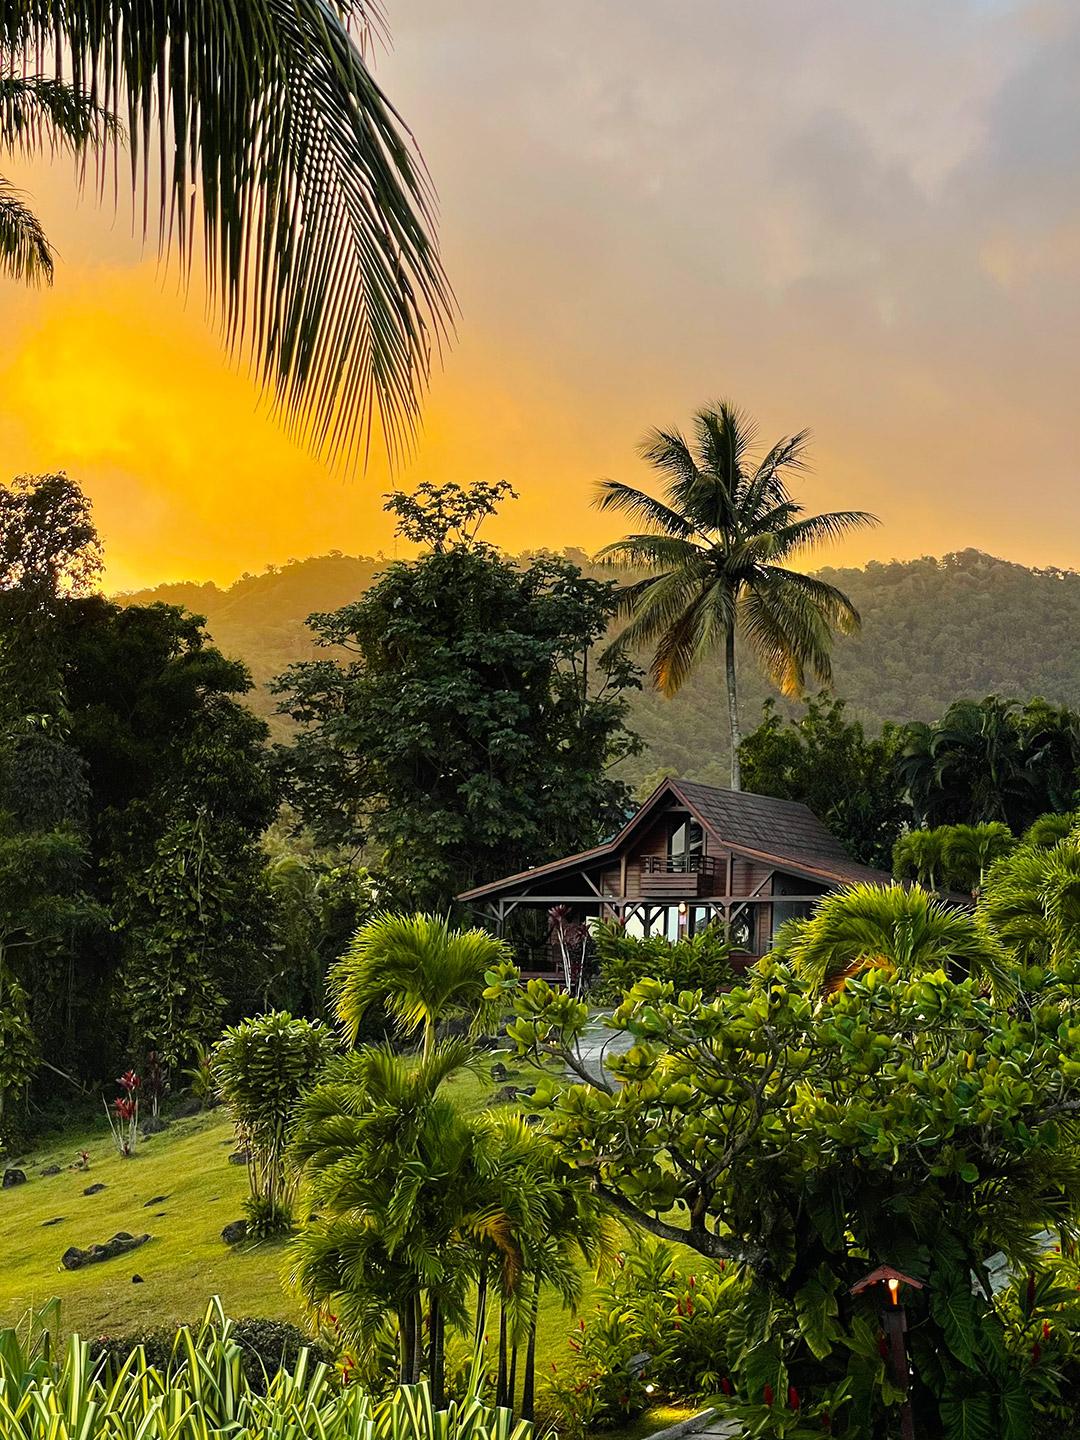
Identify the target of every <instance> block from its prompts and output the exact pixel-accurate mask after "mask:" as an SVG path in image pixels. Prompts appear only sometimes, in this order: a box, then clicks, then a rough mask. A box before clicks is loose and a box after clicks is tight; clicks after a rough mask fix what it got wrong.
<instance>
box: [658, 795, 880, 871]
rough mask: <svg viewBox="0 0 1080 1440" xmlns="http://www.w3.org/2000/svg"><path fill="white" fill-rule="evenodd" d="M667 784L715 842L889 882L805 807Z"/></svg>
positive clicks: (763, 797) (765, 797)
mask: <svg viewBox="0 0 1080 1440" xmlns="http://www.w3.org/2000/svg"><path fill="white" fill-rule="evenodd" d="M671 788H672V789H673V790H674V791H675V792H676V794H678V795H680V796H681V797H682V799H683V800H684V801H685V802H686V805H687V807H688V808H689V809H691V810H693V811H694V812H695V813H696V814H697V816H698V817H699V819H701V820H703V821H704V822H705V824H706V825H707V826H708V827H709V829H710V830H711V831H712V832H713V834H714V835H715V836H716V838H717V839H718V840H723V841H726V842H727V843H728V844H729V845H737V846H739V847H740V848H743V849H746V850H756V851H758V852H760V853H761V854H762V855H763V856H767V857H768V858H770V859H776V860H780V859H787V860H790V861H792V862H793V863H794V864H797V865H799V866H801V867H807V868H811V869H815V870H820V871H822V872H823V873H825V874H826V875H827V876H828V877H829V878H830V879H834V880H841V881H850V882H851V883H856V882H858V881H860V880H869V881H873V882H875V883H876V884H879V885H880V884H884V883H887V882H888V881H889V880H891V878H892V877H891V876H889V875H886V873H885V872H884V871H883V870H874V869H872V868H871V867H870V866H869V865H860V864H859V862H858V861H857V860H852V858H851V856H850V855H849V854H848V853H847V851H846V850H845V849H844V847H843V845H841V843H840V841H839V840H838V839H837V838H836V836H835V835H834V834H833V833H832V831H831V830H829V829H827V828H826V826H825V825H824V824H823V823H822V821H820V820H819V819H818V817H817V816H816V815H815V814H814V812H813V811H812V810H811V809H809V808H808V807H807V806H806V805H802V804H800V803H799V802H798V801H796V800H777V799H776V798H775V796H773V795H755V794H753V793H752V792H751V791H749V790H721V789H719V787H717V786H715V785H699V784H697V783H696V782H695V781H693V780H673V781H672V782H671Z"/></svg>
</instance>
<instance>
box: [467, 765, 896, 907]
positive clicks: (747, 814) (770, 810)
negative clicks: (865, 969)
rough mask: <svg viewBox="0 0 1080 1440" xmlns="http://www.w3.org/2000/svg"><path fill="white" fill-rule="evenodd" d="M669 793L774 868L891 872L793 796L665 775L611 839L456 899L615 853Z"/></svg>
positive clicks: (823, 876) (881, 878)
mask: <svg viewBox="0 0 1080 1440" xmlns="http://www.w3.org/2000/svg"><path fill="white" fill-rule="evenodd" d="M669 794H672V795H674V796H675V798H676V799H678V800H679V801H681V802H682V804H684V805H685V806H686V807H687V808H688V809H689V810H691V811H692V812H693V813H694V814H695V815H696V816H697V818H698V819H699V820H701V822H702V823H703V824H704V825H705V826H706V827H707V829H708V830H710V831H711V832H712V835H713V837H714V839H715V840H716V841H717V842H720V843H726V844H728V845H731V846H733V847H734V848H736V849H737V850H741V851H745V852H747V853H748V854H749V855H751V856H752V857H754V858H757V859H760V860H762V861H763V862H765V863H767V864H772V865H773V866H774V867H775V868H777V869H781V870H782V869H785V868H786V867H788V866H790V867H791V868H792V869H794V870H795V871H797V872H799V873H802V874H804V875H807V876H809V877H810V878H813V879H818V880H820V881H821V882H822V883H825V884H833V885H836V884H857V883H859V882H866V881H868V882H870V883H871V884H875V885H888V884H890V883H891V881H892V876H891V875H889V874H887V873H886V872H885V871H884V870H874V869H871V867H870V866H868V865H860V864H859V863H858V862H857V861H855V860H852V859H851V858H850V856H849V855H848V853H847V851H846V850H845V849H844V847H843V845H841V843H840V841H839V840H837V838H836V836H835V835H833V834H832V832H831V831H830V830H828V829H826V827H825V826H824V825H823V824H822V822H821V821H820V820H819V819H818V818H817V816H816V815H815V814H814V812H813V811H812V810H810V809H808V808H807V807H806V806H805V805H801V804H799V803H798V802H797V801H794V800H777V799H776V798H775V797H773V796H771V795H754V794H752V793H751V792H750V791H747V790H722V789H720V788H719V786H716V785H700V784H698V783H697V782H696V781H692V780H665V781H664V782H663V783H662V784H661V785H660V786H659V787H658V789H657V790H656V791H655V792H654V794H652V795H651V796H650V797H649V799H648V800H646V802H645V804H644V805H642V806H641V808H640V809H639V810H638V811H637V812H636V814H635V815H634V816H633V818H632V819H631V820H630V821H628V822H627V824H626V825H625V826H624V827H623V829H622V830H621V831H620V832H619V834H618V835H616V836H615V837H614V838H613V839H612V840H609V841H607V842H606V844H603V845H597V846H596V847H595V848H594V849H592V850H585V851H582V852H581V853H580V854H578V855H569V856H567V857H566V859H565V860H555V861H551V862H550V863H549V864H547V865H537V866H536V867H535V869H532V870H528V871H525V872H522V873H521V874H518V875H507V876H504V877H503V878H502V879H501V880H496V881H492V882H490V883H489V884H487V885H478V886H477V887H476V888H475V889H473V890H468V891H465V892H464V894H462V895H459V896H458V899H459V900H470V899H473V898H480V897H481V896H482V895H486V894H491V893H492V892H494V891H496V890H500V889H503V888H504V887H506V886H507V885H508V884H510V883H511V882H514V881H521V880H525V879H539V878H542V877H543V876H546V875H552V874H555V873H557V872H558V871H560V870H562V869H563V868H564V867H566V868H567V869H576V868H578V867H579V866H580V865H582V864H589V863H592V862H596V861H600V860H603V859H605V858H606V857H608V856H609V855H612V854H616V853H618V852H619V851H620V850H621V849H622V846H623V842H624V840H625V838H626V837H627V836H628V835H629V833H630V832H631V831H632V830H635V829H636V828H637V825H638V822H639V821H640V820H641V819H642V818H643V817H644V816H645V815H646V814H647V813H648V812H649V811H650V810H652V808H653V806H654V805H655V804H656V803H657V802H658V801H660V800H662V799H663V798H664V797H665V796H667V795H669Z"/></svg>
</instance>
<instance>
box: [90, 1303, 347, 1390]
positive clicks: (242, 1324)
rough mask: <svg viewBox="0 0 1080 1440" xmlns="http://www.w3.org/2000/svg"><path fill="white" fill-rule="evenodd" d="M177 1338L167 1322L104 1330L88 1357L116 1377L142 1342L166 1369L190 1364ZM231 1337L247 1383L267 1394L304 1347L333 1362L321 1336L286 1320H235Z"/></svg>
mask: <svg viewBox="0 0 1080 1440" xmlns="http://www.w3.org/2000/svg"><path fill="white" fill-rule="evenodd" d="M195 1328H196V1329H197V1330H198V1329H199V1327H195ZM211 1329H213V1330H214V1331H216V1332H217V1333H220V1329H219V1327H218V1326H216V1325H212V1326H211V1327H210V1328H209V1329H207V1328H204V1329H203V1332H202V1334H203V1340H201V1341H200V1344H202V1343H203V1341H205V1339H206V1337H207V1336H208V1335H209V1334H210V1331H211ZM179 1337H180V1332H179V1331H177V1330H174V1329H171V1328H170V1327H169V1326H167V1325H161V1326H155V1327H153V1328H151V1329H149V1330H141V1331H134V1332H132V1333H131V1334H128V1335H112V1336H105V1335H102V1336H100V1337H99V1338H98V1339H96V1340H93V1341H91V1342H90V1362H91V1365H92V1366H93V1367H94V1369H95V1371H96V1372H97V1373H98V1374H100V1375H102V1376H104V1375H106V1374H108V1375H109V1376H110V1377H115V1376H116V1375H117V1374H118V1373H119V1371H120V1368H121V1367H122V1366H123V1364H124V1363H125V1361H126V1360H127V1358H128V1356H129V1355H131V1353H132V1352H133V1351H134V1350H138V1349H139V1347H140V1346H141V1347H142V1349H143V1351H144V1354H145V1357H146V1364H147V1365H148V1366H150V1367H152V1368H153V1369H155V1370H159V1371H161V1372H162V1373H165V1374H167V1373H169V1372H170V1371H172V1370H173V1369H175V1368H176V1367H177V1365H183V1364H186V1363H187V1359H186V1355H185V1352H184V1351H183V1348H182V1347H180V1348H179V1349H178V1345H177V1342H178V1340H179ZM228 1338H229V1339H230V1340H231V1341H232V1342H233V1343H234V1344H235V1345H236V1347H237V1349H238V1350H239V1358H240V1366H241V1369H242V1371H243V1375H244V1383H245V1384H246V1385H247V1386H249V1387H250V1389H251V1390H252V1391H253V1392H254V1393H255V1394H258V1395H264V1394H265V1393H266V1387H267V1384H268V1381H269V1378H270V1377H271V1376H273V1375H276V1374H277V1372H278V1371H279V1370H295V1368H296V1365H297V1363H298V1362H299V1359H300V1355H301V1352H302V1351H304V1350H308V1351H310V1353H311V1358H312V1360H314V1361H317V1362H319V1363H320V1364H323V1363H325V1364H330V1363H332V1361H333V1358H334V1357H333V1352H332V1351H331V1350H330V1349H329V1348H328V1347H327V1346H326V1345H324V1344H323V1343H322V1342H321V1341H318V1340H312V1339H311V1338H310V1337H309V1336H307V1335H305V1334H304V1332H303V1331H302V1330H300V1329H298V1328H297V1326H295V1325H290V1324H288V1323H287V1322H286V1321H284V1320H264V1319H261V1318H259V1317H256V1316H251V1317H248V1318H245V1319H241V1320H231V1321H229V1322H228Z"/></svg>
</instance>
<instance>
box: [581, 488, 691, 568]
mask: <svg viewBox="0 0 1080 1440" xmlns="http://www.w3.org/2000/svg"><path fill="white" fill-rule="evenodd" d="M593 504H594V505H595V506H596V508H597V510H621V511H622V512H623V513H624V514H626V515H632V516H633V517H634V518H635V519H637V520H644V521H645V523H646V524H648V525H652V526H653V527H654V528H655V529H656V530H658V531H660V532H661V533H662V534H667V535H673V536H676V537H679V538H681V539H687V538H688V537H689V536H691V535H692V534H693V533H694V527H693V525H692V524H691V522H690V521H689V520H688V519H687V518H686V516H684V515H680V514H679V513H678V511H677V510H672V509H671V507H670V506H668V505H665V504H664V503H663V501H661V500H657V499H656V498H655V497H654V496H652V495H649V494H647V493H646V492H645V491H644V490H635V489H634V487H633V486H632V485H624V484H623V483H622V481H621V480H598V481H597V483H596V498H595V499H594V501H593ZM600 553H601V554H603V553H604V552H603V551H601V552H600Z"/></svg>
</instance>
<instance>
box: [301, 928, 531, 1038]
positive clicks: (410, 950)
mask: <svg viewBox="0 0 1080 1440" xmlns="http://www.w3.org/2000/svg"><path fill="white" fill-rule="evenodd" d="M509 959H510V951H509V949H508V948H507V946H506V945H505V944H504V943H503V942H502V941H501V940H496V939H495V938H494V936H492V935H489V934H488V932H487V931H486V930H477V929H473V930H455V929H453V928H452V927H451V926H450V924H449V922H448V921H446V920H442V919H440V918H439V917H438V916H435V915H392V914H387V913H385V912H384V913H383V914H381V915H376V917H375V918H374V920H371V921H370V922H369V923H368V924H367V925H364V926H362V927H361V928H360V929H359V930H358V931H357V932H356V935H355V937H354V938H353V941H352V944H351V945H350V946H349V948H348V950H347V951H346V952H345V954H344V955H343V956H342V958H341V959H340V960H339V961H338V962H337V964H336V965H335V966H334V967H333V969H332V970H331V971H330V976H329V987H330V992H331V995H332V996H333V1000H334V1010H335V1013H336V1015H337V1019H338V1022H339V1024H340V1025H341V1027H342V1029H343V1031H344V1033H345V1037H346V1039H347V1040H348V1042H349V1043H350V1044H355V1043H356V1037H357V1034H358V1032H359V1028H360V1023H361V1021H362V1020H363V1018H364V1015H365V1014H366V1013H367V1011H368V1010H369V1009H370V1008H371V1006H373V1005H376V1004H379V1003H382V1004H383V1005H385V1006H386V1008H387V1010H388V1011H389V1013H390V1014H391V1015H392V1016H393V1017H394V1019H395V1020H396V1021H397V1023H398V1025H399V1027H400V1028H401V1030H402V1031H403V1032H404V1033H405V1034H409V1035H415V1034H422V1035H423V1041H424V1054H425V1056H427V1055H430V1054H431V1053H432V1050H433V1048H434V1044H435V1032H436V1027H437V1026H438V1024H439V1021H440V1020H445V1019H446V1018H447V1017H448V1016H450V1015H454V1014H460V1013H462V1012H466V1011H471V1012H473V1013H474V1015H475V1017H476V1021H477V1023H479V1020H480V1016H481V1013H482V1007H481V1000H482V998H483V994H484V989H485V987H486V985H487V981H486V980H485V978H484V977H485V975H486V973H487V971H488V970H490V969H493V968H494V967H495V966H496V965H499V964H501V963H502V962H504V961H507V960H509Z"/></svg>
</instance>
